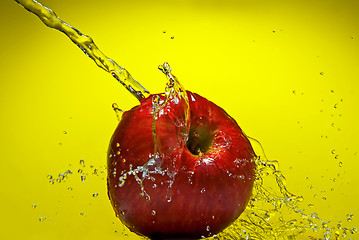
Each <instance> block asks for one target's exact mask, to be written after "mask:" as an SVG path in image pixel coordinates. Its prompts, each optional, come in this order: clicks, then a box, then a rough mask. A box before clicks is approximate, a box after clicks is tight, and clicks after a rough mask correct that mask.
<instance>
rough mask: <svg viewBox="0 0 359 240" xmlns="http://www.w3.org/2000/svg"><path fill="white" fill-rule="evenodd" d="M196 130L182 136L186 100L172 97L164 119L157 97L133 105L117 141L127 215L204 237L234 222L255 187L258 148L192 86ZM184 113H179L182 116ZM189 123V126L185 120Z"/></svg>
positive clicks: (157, 232)
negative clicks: (181, 103) (156, 112)
mask: <svg viewBox="0 0 359 240" xmlns="http://www.w3.org/2000/svg"><path fill="white" fill-rule="evenodd" d="M187 96H188V105H189V120H188V122H187V125H188V126H187V127H189V134H188V138H185V139H186V142H185V145H184V147H183V146H182V147H181V146H178V147H176V144H181V141H180V140H178V139H181V138H182V137H183V136H179V135H181V134H183V132H182V131H177V130H178V129H180V128H181V127H183V125H181V124H179V122H181V121H182V122H183V108H181V107H178V106H176V105H175V104H174V103H171V102H170V103H169V104H168V106H167V108H166V109H165V111H167V112H166V113H165V114H164V115H163V116H162V119H161V121H160V120H158V124H157V125H156V134H155V135H156V137H157V138H158V139H157V140H158V143H160V144H159V145H158V146H157V147H158V149H159V152H160V153H161V154H160V155H159V156H158V157H157V158H155V156H154V151H155V150H154V141H153V139H154V138H153V126H154V125H153V123H154V120H153V109H154V108H153V98H154V97H159V98H160V99H163V96H162V95H151V96H150V97H148V98H145V99H142V100H141V105H139V106H136V107H134V108H132V109H131V110H129V111H127V112H125V113H124V114H123V116H122V119H121V121H120V123H119V125H118V127H117V128H116V130H115V132H114V134H113V136H112V139H111V142H110V146H109V157H108V195H109V198H110V200H111V203H112V206H113V208H114V210H115V212H116V214H117V216H118V217H119V218H120V219H121V221H122V222H123V223H124V224H125V225H126V226H127V227H128V228H129V229H130V230H131V231H133V232H135V233H137V234H140V235H143V236H147V237H150V238H151V239H176V238H177V239H178V238H181V239H198V238H201V237H202V236H205V237H207V236H211V235H213V234H216V233H218V232H220V231H221V230H223V229H224V228H226V227H227V226H229V225H230V224H231V223H232V222H233V221H234V220H235V219H237V218H238V217H239V215H240V214H241V213H242V212H243V210H244V209H245V207H246V205H247V203H248V201H249V199H250V196H251V192H252V187H253V181H254V177H255V176H254V175H255V163H254V161H253V160H254V159H255V153H254V151H253V149H252V147H251V145H250V142H249V140H248V139H247V137H246V136H245V135H244V133H243V132H242V130H241V128H240V127H239V126H238V124H237V123H236V121H235V120H234V119H233V118H231V117H230V116H229V115H228V114H227V113H226V112H225V111H224V110H223V109H222V108H220V107H218V106H217V105H215V104H214V103H212V102H210V101H208V100H207V99H205V98H203V97H201V96H199V95H198V94H195V93H191V92H189V91H187ZM177 115H178V119H176V117H177ZM184 127H186V126H184Z"/></svg>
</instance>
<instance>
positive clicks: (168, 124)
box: [152, 62, 190, 176]
mask: <svg viewBox="0 0 359 240" xmlns="http://www.w3.org/2000/svg"><path fill="white" fill-rule="evenodd" d="M158 69H160V70H161V71H162V72H163V73H164V74H165V75H166V77H167V80H168V83H167V85H166V88H165V93H164V96H163V97H161V96H160V95H153V97H152V104H153V122H152V136H153V142H154V156H155V158H156V160H157V161H161V164H164V165H166V167H167V169H168V170H169V174H171V175H172V176H174V175H175V169H176V168H175V164H176V161H174V160H173V159H172V156H178V159H181V156H182V152H183V148H184V147H185V146H186V142H187V139H188V134H189V119H190V111H189V102H188V96H187V93H186V90H185V89H184V87H183V86H182V85H181V83H180V82H179V81H178V80H177V78H176V77H175V76H174V75H173V74H172V72H171V67H170V65H169V64H168V63H167V62H165V63H164V64H163V65H160V66H159V67H158ZM158 132H162V133H163V132H166V133H169V132H171V134H158ZM169 138H170V139H169ZM169 143H171V144H170V145H169Z"/></svg>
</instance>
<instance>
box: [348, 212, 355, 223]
mask: <svg viewBox="0 0 359 240" xmlns="http://www.w3.org/2000/svg"><path fill="white" fill-rule="evenodd" d="M353 215H354V214H353V213H351V214H347V222H351V221H352V220H353Z"/></svg>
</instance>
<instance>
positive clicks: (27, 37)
mask: <svg viewBox="0 0 359 240" xmlns="http://www.w3.org/2000/svg"><path fill="white" fill-rule="evenodd" d="M42 3H43V4H44V5H46V6H48V7H50V8H52V9H53V10H54V11H55V12H56V13H57V14H58V16H59V17H60V18H62V19H63V20H64V21H66V22H68V23H69V24H71V25H73V26H75V27H76V28H78V29H79V30H80V31H82V32H83V33H85V34H87V35H90V36H91V37H92V38H93V39H94V40H95V43H96V44H97V46H98V47H99V48H100V49H101V50H102V51H103V52H104V53H105V54H106V55H107V56H108V57H110V58H113V59H114V60H116V61H117V62H118V63H119V64H120V65H121V66H123V67H125V68H126V69H127V70H128V71H129V72H130V73H131V74H132V76H133V77H134V78H135V79H137V80H138V81H139V82H141V83H142V84H143V85H144V86H145V87H146V88H147V89H148V90H150V92H152V93H155V92H160V91H163V89H164V86H165V82H166V79H165V77H164V76H163V74H162V73H161V72H160V71H159V70H157V66H158V65H159V64H162V63H163V62H164V61H168V62H169V63H170V65H171V67H172V69H173V73H174V74H175V75H176V76H177V77H178V79H179V80H180V81H181V83H182V84H183V85H184V86H185V88H186V89H188V90H191V91H194V92H197V93H199V94H201V95H203V96H205V97H207V98H209V99H210V100H212V101H213V102H215V103H217V104H218V105H220V106H221V107H223V108H224V109H226V110H227V111H228V113H229V114H230V115H232V116H233V117H234V118H235V119H236V120H237V122H238V123H239V125H240V126H241V127H242V128H243V129H244V131H245V132H246V133H247V134H248V135H249V136H252V137H254V138H256V139H258V140H259V141H260V142H261V143H262V145H263V147H264V149H265V151H266V154H267V156H268V157H269V158H270V159H276V160H278V161H279V163H280V169H281V170H282V171H283V173H284V175H285V176H286V178H287V186H288V188H289V190H290V191H291V192H293V193H295V194H297V195H303V196H304V198H305V199H306V202H307V203H308V204H311V203H313V204H314V207H313V208H312V210H313V211H315V212H318V213H319V214H320V216H321V217H322V218H324V219H328V220H333V221H334V222H338V221H343V222H345V223H346V224H348V226H351V227H353V226H358V225H359V220H358V219H359V211H358V210H359V207H358V204H357V202H358V198H359V193H358V184H359V177H358V172H357V171H358V168H359V163H358V161H359V140H358V139H359V127H358V122H359V83H358V82H359V67H358V65H359V2H358V1H355V0H342V1H339V0H318V1H305V0H304V1H303V0H301V1H298V0H297V1H279V0H278V1H276V0H275V1H269V0H263V1H249V0H248V1H240V0H238V1H235V0H223V1H212V0H209V1H200V0H198V1H196V0H193V1H183V0H182V1H177V0H174V1H161V0H160V1H135V0H134V1H115V0H101V1H94V0H89V1H83V0H78V1H71V0H62V1H56V0H43V1H42ZM0 36H1V38H0V44H1V50H0V68H1V69H0V111H1V115H0V146H1V147H0V159H1V162H0V166H1V173H0V184H1V197H0V208H1V210H0V212H1V220H0V226H1V231H0V238H1V239H50V238H51V239H80V238H81V239H122V238H124V237H125V236H126V234H127V235H128V239H139V237H137V236H135V235H133V234H132V233H130V232H129V231H128V230H125V229H124V228H123V227H122V225H121V224H120V222H119V220H118V219H117V218H116V217H115V216H114V212H113V210H112V207H111V205H110V202H109V201H108V198H107V193H106V173H103V172H102V171H104V170H105V164H106V151H107V144H108V142H109V139H110V137H111V135H112V133H113V131H114V129H115V127H116V124H117V119H116V116H115V113H114V112H113V110H112V108H111V105H112V103H114V102H116V103H118V105H119V107H120V108H122V109H124V110H126V109H129V108H131V107H132V106H134V105H136V104H137V100H136V99H135V98H133V97H132V96H131V95H130V94H129V93H128V92H127V91H126V90H125V89H124V88H123V87H122V86H121V85H120V84H118V83H117V82H116V81H115V80H114V79H113V78H112V77H111V76H110V75H109V74H107V73H106V72H105V71H103V70H101V69H100V68H98V67H97V66H96V65H95V63H94V62H93V61H92V60H90V59H89V58H88V57H86V56H85V55H84V54H83V53H82V52H81V51H80V50H79V49H78V48H77V47H76V46H75V45H74V44H73V43H72V42H71V41H70V40H69V39H67V37H66V36H65V35H64V34H62V33H60V32H58V31H55V30H53V29H49V28H47V27H45V25H44V24H43V23H42V22H41V21H40V20H39V19H38V18H37V17H35V16H34V15H32V14H30V13H29V12H27V11H26V10H24V9H23V8H22V7H21V6H19V5H18V4H16V2H15V1H12V0H6V1H5V0H2V1H1V2H0ZM81 159H84V161H85V166H82V165H81V164H80V160H81ZM95 168H97V169H98V172H97V174H94V173H93V172H94V170H95ZM68 169H69V170H71V171H72V172H73V173H72V174H71V175H68V178H66V179H65V182H61V183H57V182H55V184H53V185H51V184H50V183H49V179H48V177H47V176H48V175H49V174H51V175H52V176H53V177H54V179H56V178H57V176H58V174H59V173H64V172H65V171H66V170H68ZM79 169H80V172H81V171H82V173H79V172H78V171H79ZM81 174H83V175H84V176H86V180H85V181H84V182H82V181H81V179H80V176H81ZM95 193H98V196H97V197H93V194H95ZM35 206H36V207H35ZM350 213H354V217H353V221H352V222H350V223H349V222H347V217H346V215H347V214H350ZM40 219H42V221H40ZM348 237H353V239H355V238H359V235H353V236H348Z"/></svg>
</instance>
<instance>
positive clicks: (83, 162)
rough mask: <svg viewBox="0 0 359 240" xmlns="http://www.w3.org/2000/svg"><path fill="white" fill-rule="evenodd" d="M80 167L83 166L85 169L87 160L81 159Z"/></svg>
mask: <svg viewBox="0 0 359 240" xmlns="http://www.w3.org/2000/svg"><path fill="white" fill-rule="evenodd" d="M80 165H82V166H83V167H84V166H85V160H83V159H81V160H80Z"/></svg>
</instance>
